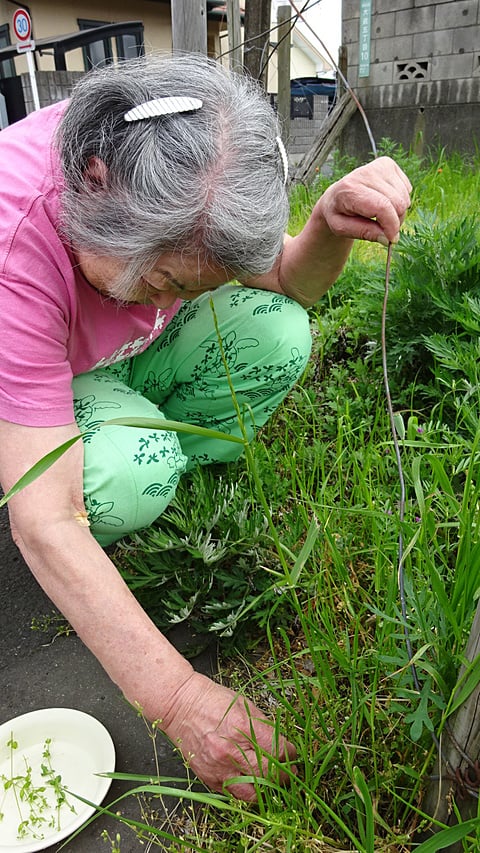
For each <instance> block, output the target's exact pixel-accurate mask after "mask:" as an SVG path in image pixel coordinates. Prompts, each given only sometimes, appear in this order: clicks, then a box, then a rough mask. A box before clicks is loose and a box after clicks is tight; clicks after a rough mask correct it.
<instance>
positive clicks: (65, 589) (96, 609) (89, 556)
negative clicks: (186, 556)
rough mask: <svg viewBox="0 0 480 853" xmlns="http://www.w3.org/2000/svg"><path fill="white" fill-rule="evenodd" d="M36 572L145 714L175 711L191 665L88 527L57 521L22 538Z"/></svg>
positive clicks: (157, 715) (158, 715)
mask: <svg viewBox="0 0 480 853" xmlns="http://www.w3.org/2000/svg"><path fill="white" fill-rule="evenodd" d="M19 544H20V547H21V550H22V553H23V556H24V558H25V560H26V562H27V563H28V565H29V566H30V568H31V570H32V572H33V574H34V575H35V577H36V578H37V580H38V582H39V583H40V585H41V586H42V587H43V589H44V590H45V592H46V593H47V595H48V596H49V597H50V598H51V599H52V601H53V602H54V604H55V605H56V606H57V607H58V608H59V609H60V610H61V612H62V613H63V614H64V616H65V617H66V618H67V619H68V620H69V622H70V623H71V625H72V626H73V628H74V629H75V630H76V632H77V633H78V635H79V636H80V638H81V639H82V640H83V642H84V643H85V645H86V646H88V648H89V649H90V650H91V651H92V652H93V654H94V655H95V656H96V657H97V659H98V660H99V662H100V663H101V664H102V666H103V667H104V669H105V670H106V672H107V673H108V674H109V676H110V678H111V679H112V680H113V681H114V682H115V683H116V684H118V686H119V687H120V689H121V690H122V691H123V693H124V695H125V696H126V698H127V699H128V700H129V701H130V702H131V703H138V705H139V706H140V707H141V708H142V710H143V712H144V713H145V715H146V717H147V718H149V719H151V720H153V719H161V718H162V717H163V716H164V715H165V716H166V715H168V714H169V713H170V709H171V706H172V704H173V700H174V697H175V694H176V692H177V691H178V690H179V689H180V688H181V687H182V686H183V684H184V683H185V682H186V681H188V679H189V678H190V676H191V674H192V672H193V669H192V667H191V665H190V664H189V663H188V662H187V661H186V660H185V659H184V658H183V657H182V656H181V655H180V654H178V652H177V651H176V650H175V649H174V648H173V646H171V644H170V643H169V642H168V641H167V640H166V638H165V637H164V636H163V635H162V634H161V633H160V632H159V631H158V629H157V628H156V627H155V625H154V624H153V622H152V621H151V620H150V619H149V617H148V616H147V614H146V613H145V611H144V610H142V608H141V607H140V605H139V604H138V602H137V601H136V599H135V597H134V596H133V595H132V594H131V593H130V591H129V590H128V588H127V586H126V584H125V583H124V582H123V580H122V578H121V577H120V575H119V574H118V571H117V569H116V568H115V566H114V565H113V563H112V562H111V560H110V559H109V558H108V557H107V555H106V554H105V553H104V552H103V551H102V549H101V548H100V546H99V545H98V544H97V543H96V542H95V540H94V539H93V537H92V536H91V534H90V533H89V531H88V530H87V529H84V528H81V527H80V526H79V525H78V524H77V523H76V522H73V523H65V524H59V525H56V528H55V530H54V531H50V532H49V533H48V536H47V535H46V536H45V537H44V539H43V540H40V539H39V538H38V537H37V541H36V542H35V543H34V544H33V543H32V542H29V543H28V544H23V543H19Z"/></svg>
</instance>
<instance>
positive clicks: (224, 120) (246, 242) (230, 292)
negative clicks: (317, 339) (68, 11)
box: [0, 56, 411, 799]
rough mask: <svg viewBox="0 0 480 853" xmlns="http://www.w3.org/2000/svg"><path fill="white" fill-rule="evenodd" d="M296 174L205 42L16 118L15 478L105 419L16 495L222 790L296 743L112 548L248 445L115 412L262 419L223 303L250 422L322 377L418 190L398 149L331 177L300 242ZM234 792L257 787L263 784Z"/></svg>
mask: <svg viewBox="0 0 480 853" xmlns="http://www.w3.org/2000/svg"><path fill="white" fill-rule="evenodd" d="M285 170H286V163H285V158H284V154H283V152H282V146H281V143H280V141H279V129H278V127H277V124H276V119H275V116H274V114H273V112H272V110H271V108H270V106H269V104H268V103H267V101H266V100H265V99H264V97H263V95H262V94H261V93H260V92H259V91H258V89H257V88H256V87H255V86H254V84H253V83H251V82H250V81H248V80H247V79H245V78H244V77H242V76H236V75H231V74H229V73H227V72H226V71H225V70H223V69H222V68H221V67H220V66H219V65H218V64H216V63H215V62H212V61H208V60H206V59H204V58H199V57H194V56H193V57H192V56H181V57H173V58H166V59H159V58H147V59H143V60H139V61H132V62H130V61H129V62H125V63H123V64H121V65H120V66H117V67H114V68H112V67H110V68H108V69H104V70H99V71H95V72H91V73H89V74H88V75H86V76H85V77H84V78H83V80H82V81H81V82H80V83H79V84H78V86H77V87H76V88H75V89H74V92H73V95H72V97H71V99H70V101H69V102H68V103H61V104H56V105H54V106H51V107H47V108H46V109H44V110H41V111H39V112H37V113H34V114H32V115H30V116H28V117H27V118H26V119H25V120H23V121H22V122H19V123H18V124H15V125H13V126H11V127H9V128H7V129H6V130H4V131H2V133H1V134H0V175H1V187H2V193H1V197H0V214H1V215H0V235H1V236H0V259H1V269H0V318H1V319H0V325H1V340H2V344H3V353H2V360H1V366H0V418H1V420H0V476H1V482H2V486H3V488H4V489H5V490H7V489H9V488H10V487H11V485H12V484H13V483H14V482H15V481H16V480H17V479H18V478H19V477H20V476H21V475H22V474H23V473H24V472H25V471H26V470H27V469H28V468H29V467H30V466H32V465H33V464H34V463H35V462H36V461H37V460H38V459H39V458H40V457H41V456H43V455H44V454H46V453H48V452H49V451H50V450H52V449H53V448H55V447H57V446H58V445H60V444H61V443H62V442H64V441H66V440H67V439H69V438H71V437H72V436H75V435H77V434H78V432H79V430H81V431H82V432H83V433H84V435H83V441H82V442H77V443H76V444H75V445H74V446H73V447H72V448H71V449H70V450H69V451H68V452H67V453H66V454H65V455H64V456H63V457H62V458H61V459H60V460H59V461H58V462H57V463H55V465H54V466H53V467H52V468H50V470H49V471H47V472H46V473H45V474H44V475H43V476H42V477H40V478H39V479H38V480H37V481H36V482H35V483H33V484H32V485H30V486H29V487H28V488H26V489H25V490H24V491H22V492H20V493H19V494H18V495H17V496H16V497H15V498H14V499H13V500H12V501H11V502H10V504H9V509H10V518H11V527H12V533H13V537H14V539H15V542H16V543H17V545H18V547H19V548H20V550H21V552H22V554H23V557H24V559H25V560H26V562H27V563H28V565H29V566H30V568H31V570H32V572H33V573H34V575H35V577H36V578H37V580H38V581H39V583H40V584H41V585H42V587H43V589H44V590H45V591H46V593H47V594H48V595H49V596H50V598H51V599H52V601H53V602H54V603H55V604H56V605H57V607H58V608H59V609H60V610H61V611H62V613H63V614H64V615H65V617H66V618H67V619H68V620H69V621H70V622H71V624H72V625H73V627H74V628H75V630H76V631H77V633H78V635H79V636H80V637H81V638H82V639H83V641H84V642H85V643H86V645H87V646H88V647H89V648H90V649H91V651H92V652H93V654H94V655H96V657H97V658H98V660H99V661H100V662H101V664H102V665H103V667H104V668H105V670H106V671H107V672H108V673H109V675H110V677H111V678H112V679H113V680H114V681H115V682H116V683H117V684H118V685H119V687H120V688H121V690H122V691H123V693H124V695H125V696H126V697H127V698H128V699H129V700H130V701H131V702H132V703H133V702H134V703H138V704H139V705H140V706H141V708H142V709H143V711H144V713H145V715H146V716H147V717H148V718H149V719H151V720H154V719H155V720H161V727H162V729H163V730H164V731H165V732H166V733H167V735H168V736H169V737H170V738H171V740H172V741H173V742H175V743H178V744H179V746H180V748H181V750H182V751H183V753H184V755H185V756H186V757H187V758H188V760H189V762H190V765H191V767H192V768H193V769H194V771H195V772H196V773H197V774H198V775H199V777H200V778H201V779H202V780H203V781H204V782H205V783H206V784H207V785H208V786H210V787H211V788H213V789H218V790H220V789H222V787H223V786H225V785H227V786H228V780H229V779H231V778H232V777H234V776H238V775H239V774H242V773H247V774H252V773H254V774H261V773H262V772H266V768H267V764H268V760H267V757H265V758H264V759H263V760H262V761H261V762H260V763H261V765H262V766H259V761H258V759H257V755H258V754H259V752H258V749H257V750H256V749H255V746H254V745H253V744H252V736H254V738H255V739H256V741H257V743H258V745H259V746H260V750H261V751H263V752H264V753H266V754H268V753H269V752H271V751H272V749H274V750H275V752H276V754H277V757H279V758H280V759H284V758H285V759H286V758H290V759H292V758H294V749H293V747H292V745H291V744H289V743H288V742H286V741H285V740H281V741H280V742H277V743H276V744H275V745H274V747H272V728H271V726H270V725H269V722H268V720H266V718H265V717H264V716H263V715H262V713H261V712H260V711H259V710H258V709H256V708H255V707H254V706H253V705H252V704H251V703H249V702H247V701H246V700H245V699H243V698H241V699H239V697H238V696H236V695H235V694H234V693H232V692H231V691H230V690H228V689H226V688H225V687H223V686H220V685H218V684H216V683H214V682H213V681H211V680H209V679H208V678H206V677H205V676H203V675H200V674H199V673H196V672H194V670H193V668H192V666H191V665H190V663H188V662H187V661H186V660H185V659H184V658H183V657H182V656H181V655H180V654H179V653H178V652H177V651H176V650H175V649H174V648H173V647H172V646H171V645H170V643H169V642H168V641H167V639H166V638H165V637H164V636H162V634H161V633H160V632H159V631H158V629H157V628H156V627H155V625H154V624H153V623H152V622H151V620H150V619H149V617H148V615H147V614H146V613H145V612H144V611H143V610H142V608H141V607H140V605H139V604H138V602H137V601H136V599H135V598H134V596H133V595H132V594H131V593H130V591H129V590H128V588H127V587H126V585H125V583H124V582H123V580H122V579H121V577H120V575H119V574H118V572H117V570H116V568H115V566H114V565H113V564H112V562H111V560H110V559H109V557H108V554H107V553H106V552H105V550H104V547H105V546H107V545H109V544H111V543H113V542H114V541H115V540H117V539H118V538H119V537H121V536H124V535H125V534H127V533H129V532H131V531H134V530H136V529H138V528H140V527H143V526H146V525H148V524H150V523H151V522H152V521H153V520H154V519H155V518H157V517H158V516H160V515H161V514H162V512H163V510H164V509H165V507H166V506H167V505H168V503H169V502H170V501H171V499H172V497H173V495H174V493H175V488H176V485H177V483H178V480H179V478H180V477H181V475H182V473H183V472H184V471H185V470H188V469H189V468H191V467H192V466H195V465H198V464H207V463H209V462H211V461H228V460H232V459H234V458H235V457H236V456H237V455H238V452H239V449H240V450H241V444H235V443H233V442H229V441H223V440H220V441H216V440H212V439H200V438H199V437H198V436H195V435H187V434H184V433H182V434H180V433H179V434H176V433H174V432H169V431H162V430H156V429H147V430H137V429H130V428H128V427H123V426H118V425H117V426H107V427H104V428H101V429H97V428H98V426H99V424H101V423H102V421H105V420H109V419H111V418H115V417H123V416H136V417H149V418H152V417H159V416H160V417H162V416H163V417H165V418H168V419H171V420H176V421H187V422H192V423H195V424H199V425H202V426H212V427H215V428H216V429H217V430H220V431H223V432H224V433H228V434H230V435H236V434H238V433H239V429H240V428H239V425H238V423H237V417H236V414H235V409H234V405H233V401H232V397H231V393H230V388H229V384H228V382H227V379H226V375H225V370H224V365H223V363H222V358H221V355H220V350H219V345H218V337H217V331H216V329H215V322H214V316H213V312H212V310H211V299H212V300H213V305H214V310H215V315H216V318H217V322H218V327H219V331H220V335H221V338H222V340H223V345H224V349H225V354H226V359H227V363H228V367H229V372H230V375H231V380H232V382H233V386H234V388H235V392H236V397H237V400H238V402H239V404H240V406H243V405H244V404H245V409H247V407H248V412H249V414H248V417H246V420H245V424H246V428H247V429H248V430H249V432H250V434H252V433H253V431H254V429H256V428H258V427H260V426H261V425H262V424H264V423H265V421H266V420H267V418H268V417H269V416H270V415H271V414H272V412H273V411H274V410H275V408H276V407H277V406H278V404H279V403H280V402H281V400H282V399H283V398H284V396H285V394H286V393H287V392H288V390H289V389H290V388H291V387H292V385H293V384H294V383H295V381H296V380H297V379H298V377H299V375H300V374H301V372H302V370H303V369H304V366H305V364H306V361H307V359H308V356H309V351H310V335H309V328H308V321H307V313H306V311H305V308H306V307H307V306H309V305H312V304H313V303H315V302H316V301H317V300H318V299H319V298H320V297H321V296H322V294H323V293H325V291H326V290H327V289H328V288H329V287H330V285H331V284H332V283H333V282H334V281H335V279H336V278H337V276H338V275H339V273H340V271H341V269H342V267H343V265H344V263H345V261H346V259H347V257H348V254H349V252H350V249H351V246H352V241H353V240H354V239H355V238H360V239H364V240H372V241H378V242H381V243H388V242H389V241H395V240H396V239H397V238H398V232H399V228H400V226H401V223H402V221H403V217H404V215H405V212H406V209H407V207H408V205H409V192H410V189H411V187H410V184H409V181H408V179H407V178H406V176H405V175H404V174H403V173H402V172H401V171H400V169H399V168H398V167H397V166H396V164H395V163H394V162H393V161H392V160H390V159H388V158H381V159H379V160H377V161H375V162H372V163H370V164H368V165H366V166H363V167H361V168H359V169H356V170H355V171H354V172H352V173H351V174H350V175H349V176H347V177H345V178H344V179H342V180H341V181H339V182H338V183H336V184H333V185H332V186H331V187H329V189H328V190H327V191H326V192H325V193H324V195H323V196H322V197H321V198H320V200H319V201H318V202H317V204H316V206H315V208H314V209H313V212H312V215H311V217H310V219H309V221H308V223H307V225H306V226H305V228H304V230H303V231H302V233H301V234H299V235H298V236H297V237H295V238H288V237H286V236H285V235H284V232H285V227H286V224H287V217H288V199H287V192H286V188H285V179H286V174H285ZM232 280H236V282H237V283H236V284H230V283H229V282H231V281H232ZM239 282H241V284H239ZM229 789H230V790H231V792H232V793H233V794H234V795H235V796H237V797H240V798H244V799H253V798H254V797H255V791H254V786H253V785H251V784H249V783H233V784H231V785H230V786H229Z"/></svg>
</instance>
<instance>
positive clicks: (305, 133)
mask: <svg viewBox="0 0 480 853" xmlns="http://www.w3.org/2000/svg"><path fill="white" fill-rule="evenodd" d="M327 115H328V98H327V97H326V95H314V96H313V116H312V118H311V119H309V118H294V119H290V128H289V134H288V140H287V150H288V154H289V157H290V159H291V160H292V162H293V163H295V162H297V161H298V160H299V159H300V158H301V156H302V155H303V154H305V153H306V152H307V151H309V150H310V148H311V147H312V145H313V143H314V142H315V139H316V138H317V136H318V135H319V133H320V129H321V127H322V125H323V122H324V121H325V119H326V117H327Z"/></svg>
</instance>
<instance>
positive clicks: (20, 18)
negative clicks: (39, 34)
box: [13, 9, 32, 44]
mask: <svg viewBox="0 0 480 853" xmlns="http://www.w3.org/2000/svg"><path fill="white" fill-rule="evenodd" d="M13 30H14V33H15V35H16V37H17V40H18V41H19V42H20V44H25V43H26V42H29V41H31V36H32V21H31V18H30V15H29V14H28V12H27V10H26V9H16V10H15V12H14V14H13Z"/></svg>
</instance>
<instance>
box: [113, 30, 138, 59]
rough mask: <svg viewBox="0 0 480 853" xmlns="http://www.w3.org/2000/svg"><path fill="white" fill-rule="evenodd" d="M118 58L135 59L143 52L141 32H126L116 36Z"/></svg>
mask: <svg viewBox="0 0 480 853" xmlns="http://www.w3.org/2000/svg"><path fill="white" fill-rule="evenodd" d="M115 46H116V48H117V57H118V59H134V58H135V57H136V56H141V55H142V53H143V44H142V39H141V37H140V34H139V33H136V34H135V35H134V34H133V33H126V34H125V35H124V36H116V37H115Z"/></svg>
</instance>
